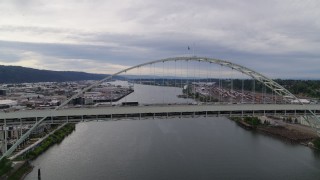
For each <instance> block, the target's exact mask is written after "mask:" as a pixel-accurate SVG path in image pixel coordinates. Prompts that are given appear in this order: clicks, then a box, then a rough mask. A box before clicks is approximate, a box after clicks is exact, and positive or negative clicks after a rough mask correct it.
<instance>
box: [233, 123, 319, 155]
mask: <svg viewBox="0 0 320 180" xmlns="http://www.w3.org/2000/svg"><path fill="white" fill-rule="evenodd" d="M230 120H233V121H235V122H236V123H237V124H238V125H239V126H241V127H243V128H245V129H248V130H252V131H257V132H260V133H263V134H267V135H270V136H274V137H277V138H280V139H283V140H285V141H289V142H291V143H298V144H302V145H305V146H309V147H310V148H313V149H317V150H320V138H319V137H317V136H316V135H314V134H311V133H306V132H302V131H299V130H296V129H290V128H287V127H285V126H274V125H270V123H269V122H268V121H264V122H262V121H261V120H260V119H259V118H258V117H244V118H241V117H231V118H230Z"/></svg>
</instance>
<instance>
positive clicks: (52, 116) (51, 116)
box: [51, 115, 53, 124]
mask: <svg viewBox="0 0 320 180" xmlns="http://www.w3.org/2000/svg"><path fill="white" fill-rule="evenodd" d="M51 124H53V116H52V115H51Z"/></svg>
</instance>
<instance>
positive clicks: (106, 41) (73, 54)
mask: <svg viewBox="0 0 320 180" xmlns="http://www.w3.org/2000/svg"><path fill="white" fill-rule="evenodd" d="M319 7H320V3H319V2H317V1H303V2H301V1H281V2H280V1H268V2H264V1H246V3H240V2H238V1H205V0H204V1H197V2H193V1H188V2H179V1H161V2H158V1H144V0H141V1H125V2H123V1H121V2H117V1H94V2H93V1H80V2H79V1H68V2H65V1H51V3H47V2H41V1H37V0H33V1H19V0H16V1H6V0H5V1H1V2H0V14H1V21H0V34H1V36H0V46H1V49H0V64H1V65H20V66H25V67H32V68H38V69H48V70H61V71H63V70H72V71H85V72H90V73H105V74H108V73H115V72H117V71H119V70H122V69H124V68H127V67H130V66H133V65H136V64H140V63H143V62H147V61H151V60H157V59H162V58H167V57H175V56H192V55H193V51H195V55H197V56H207V57H212V58H219V59H225V60H229V61H232V62H234V63H237V64H241V65H244V66H246V67H249V68H252V69H254V70H256V71H258V72H261V73H262V74H265V75H266V76H268V77H270V78H285V79H288V78H291V79H295V78H299V79H319V77H320V76H319V75H320V70H319V67H320V61H319V57H320V48H319V47H320V46H319V45H320V35H319V33H318V32H319V29H320V19H319V12H318V9H319ZM188 47H190V50H188V49H189V48H188Z"/></svg>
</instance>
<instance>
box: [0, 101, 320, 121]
mask: <svg viewBox="0 0 320 180" xmlns="http://www.w3.org/2000/svg"><path fill="white" fill-rule="evenodd" d="M306 109H310V110H312V111H316V113H317V114H318V113H319V112H320V105H305V106H302V105H298V104H224V105H163V106H161V105H157V106H117V107H95V108H74V109H61V110H57V111H53V110H28V111H16V112H9V113H4V112H2V113H0V120H3V119H20V118H36V117H38V118H39V117H46V116H48V117H59V116H93V115H117V114H147V113H175V112H182V113H183V112H242V111H251V112H252V111H275V112H277V111H300V113H301V111H303V112H304V111H305V110H306ZM307 113H308V112H307Z"/></svg>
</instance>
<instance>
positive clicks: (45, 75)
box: [0, 65, 108, 83]
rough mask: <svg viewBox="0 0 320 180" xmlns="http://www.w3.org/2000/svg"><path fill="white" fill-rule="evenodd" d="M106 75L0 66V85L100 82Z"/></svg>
mask: <svg viewBox="0 0 320 180" xmlns="http://www.w3.org/2000/svg"><path fill="white" fill-rule="evenodd" d="M106 76H108V75H106V74H91V73H85V72H74V71H49V70H39V69H33V68H26V67H21V66H3V65H0V83H28V82H29V83H30V82H64V81H80V80H100V79H103V78H105V77H106Z"/></svg>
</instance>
